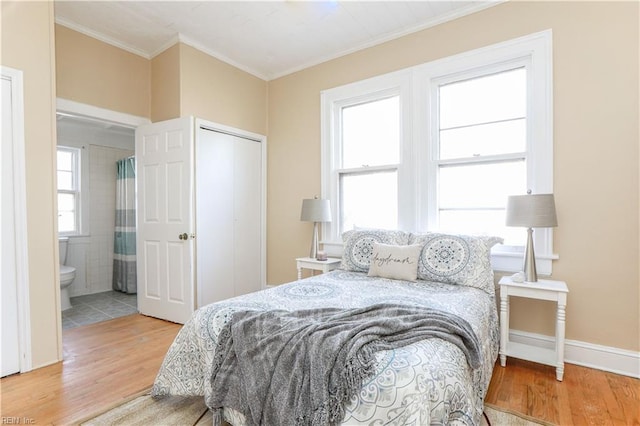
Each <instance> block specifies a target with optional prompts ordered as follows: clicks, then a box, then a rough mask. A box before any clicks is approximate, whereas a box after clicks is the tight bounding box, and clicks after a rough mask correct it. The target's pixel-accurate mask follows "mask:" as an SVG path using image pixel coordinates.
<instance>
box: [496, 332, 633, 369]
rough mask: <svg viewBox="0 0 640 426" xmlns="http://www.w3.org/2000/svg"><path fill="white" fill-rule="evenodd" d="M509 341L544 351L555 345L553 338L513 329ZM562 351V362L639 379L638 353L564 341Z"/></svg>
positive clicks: (576, 341)
mask: <svg viewBox="0 0 640 426" xmlns="http://www.w3.org/2000/svg"><path fill="white" fill-rule="evenodd" d="M509 340H510V341H513V342H517V343H523V344H526V345H531V346H535V347H539V348H546V349H553V348H554V345H555V338H554V337H551V336H545V335H542V334H536V333H529V332H526V331H521V330H513V329H511V330H509ZM564 349H565V352H564V360H565V362H566V363H568V364H575V365H580V366H583V367H588V368H594V369H596V370H602V371H608V372H610V373H615V374H620V375H623V376H629V377H633V378H636V379H640V352H636V351H630V350H626V349H619V348H614V347H611V346H603V345H596V344H593V343H588V342H581V341H578V340H565V345H564ZM507 363H508V361H507Z"/></svg>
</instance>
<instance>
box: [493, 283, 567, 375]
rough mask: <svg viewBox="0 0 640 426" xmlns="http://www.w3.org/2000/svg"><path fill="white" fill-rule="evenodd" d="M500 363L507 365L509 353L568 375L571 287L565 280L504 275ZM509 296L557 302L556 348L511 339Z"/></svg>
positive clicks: (501, 285) (501, 290) (501, 287)
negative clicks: (566, 339)
mask: <svg viewBox="0 0 640 426" xmlns="http://www.w3.org/2000/svg"><path fill="white" fill-rule="evenodd" d="M499 284H500V365H501V366H503V367H504V366H506V364H507V356H513V357H515V358H521V359H526V360H527V361H533V362H539V363H541V364H546V365H551V366H555V367H556V379H558V380H559V381H562V376H563V375H564V326H565V317H566V315H565V307H566V306H567V293H569V289H568V288H567V284H566V283H565V282H564V281H552V280H538V281H537V282H533V283H532V282H523V283H516V282H513V281H512V280H511V277H502V279H500V282H499ZM509 296H517V297H527V298H529V299H539V300H550V301H553V302H556V304H557V311H556V344H555V349H545V348H539V347H534V346H530V345H525V344H522V343H517V342H510V341H509Z"/></svg>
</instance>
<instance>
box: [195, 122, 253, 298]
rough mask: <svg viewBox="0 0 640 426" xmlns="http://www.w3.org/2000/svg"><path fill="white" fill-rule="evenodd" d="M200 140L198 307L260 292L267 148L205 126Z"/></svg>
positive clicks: (198, 163) (198, 150)
mask: <svg viewBox="0 0 640 426" xmlns="http://www.w3.org/2000/svg"><path fill="white" fill-rule="evenodd" d="M196 132H197V135H196V152H195V164H196V179H195V182H196V244H197V249H196V262H197V267H196V269H197V293H198V296H197V301H198V306H204V305H206V304H209V303H213V302H216V301H219V300H223V299H227V298H229V297H234V296H239V295H241V294H245V293H250V292H252V291H257V290H260V289H261V286H262V264H263V263H262V262H263V259H262V245H263V243H262V211H263V209H264V206H263V205H262V204H263V197H262V172H263V171H262V146H261V142H260V141H256V140H252V139H248V138H244V137H240V136H236V135H233V134H228V133H225V132H221V131H216V130H212V129H209V128H206V127H205V126H200V127H199V128H198V129H197V130H196Z"/></svg>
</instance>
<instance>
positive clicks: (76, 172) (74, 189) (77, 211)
mask: <svg viewBox="0 0 640 426" xmlns="http://www.w3.org/2000/svg"><path fill="white" fill-rule="evenodd" d="M57 150H58V151H62V152H65V153H70V154H71V167H70V168H57V170H58V172H65V173H69V172H70V173H71V183H72V185H71V188H60V184H59V183H58V191H57V192H58V194H59V195H60V194H69V195H72V196H73V200H74V201H73V204H74V207H73V209H71V210H61V207H60V206H58V217H60V216H61V215H62V214H69V213H73V216H74V219H73V223H74V227H73V229H71V230H60V229H59V230H58V233H59V234H60V235H78V234H80V229H81V222H82V221H81V192H80V187H81V184H80V176H81V174H80V172H81V170H80V166H81V164H80V154H81V150H80V149H79V148H74V147H66V146H58V148H57ZM58 224H59V225H60V223H59V222H58Z"/></svg>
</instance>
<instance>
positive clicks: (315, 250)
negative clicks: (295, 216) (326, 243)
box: [309, 222, 318, 259]
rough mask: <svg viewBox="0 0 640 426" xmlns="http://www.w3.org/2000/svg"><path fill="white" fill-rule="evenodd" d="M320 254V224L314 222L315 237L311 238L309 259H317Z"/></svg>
mask: <svg viewBox="0 0 640 426" xmlns="http://www.w3.org/2000/svg"><path fill="white" fill-rule="evenodd" d="M317 254H318V222H313V236H312V237H311V250H309V257H310V258H311V259H315V258H316V255H317Z"/></svg>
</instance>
